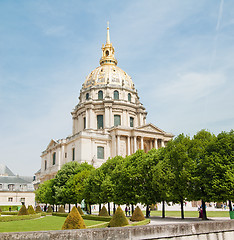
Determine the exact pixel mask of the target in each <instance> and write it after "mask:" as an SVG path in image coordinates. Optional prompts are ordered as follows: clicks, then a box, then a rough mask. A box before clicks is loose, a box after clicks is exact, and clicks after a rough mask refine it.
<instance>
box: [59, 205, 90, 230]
mask: <svg viewBox="0 0 234 240" xmlns="http://www.w3.org/2000/svg"><path fill="white" fill-rule="evenodd" d="M84 228H86V226H85V223H84V220H83V218H82V217H81V215H80V213H79V212H78V210H77V208H76V207H75V206H74V207H73V208H72V210H71V212H70V213H69V214H68V216H67V218H66V220H65V222H64V224H63V226H62V230H66V229H84Z"/></svg>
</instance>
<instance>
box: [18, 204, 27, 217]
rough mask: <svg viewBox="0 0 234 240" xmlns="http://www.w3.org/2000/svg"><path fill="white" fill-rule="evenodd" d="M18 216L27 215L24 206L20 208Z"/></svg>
mask: <svg viewBox="0 0 234 240" xmlns="http://www.w3.org/2000/svg"><path fill="white" fill-rule="evenodd" d="M18 215H28V210H27V208H26V207H25V205H22V207H21V208H20V210H19V212H18Z"/></svg>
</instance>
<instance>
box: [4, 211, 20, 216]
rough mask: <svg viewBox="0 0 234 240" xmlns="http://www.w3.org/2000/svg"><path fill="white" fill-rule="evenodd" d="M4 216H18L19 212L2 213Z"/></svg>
mask: <svg viewBox="0 0 234 240" xmlns="http://www.w3.org/2000/svg"><path fill="white" fill-rule="evenodd" d="M2 215H18V212H8V211H7V212H2Z"/></svg>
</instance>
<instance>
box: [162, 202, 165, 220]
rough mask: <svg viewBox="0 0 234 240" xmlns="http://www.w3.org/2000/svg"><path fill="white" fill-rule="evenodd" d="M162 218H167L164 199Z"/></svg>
mask: <svg viewBox="0 0 234 240" xmlns="http://www.w3.org/2000/svg"><path fill="white" fill-rule="evenodd" d="M162 218H165V201H162Z"/></svg>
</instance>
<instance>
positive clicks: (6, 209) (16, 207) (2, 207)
mask: <svg viewBox="0 0 234 240" xmlns="http://www.w3.org/2000/svg"><path fill="white" fill-rule="evenodd" d="M21 206H22V205H18V206H11V205H7V206H5V205H4V206H1V205H0V209H1V210H2V211H6V212H8V211H9V208H11V211H18V210H19V209H20V208H21Z"/></svg>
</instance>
